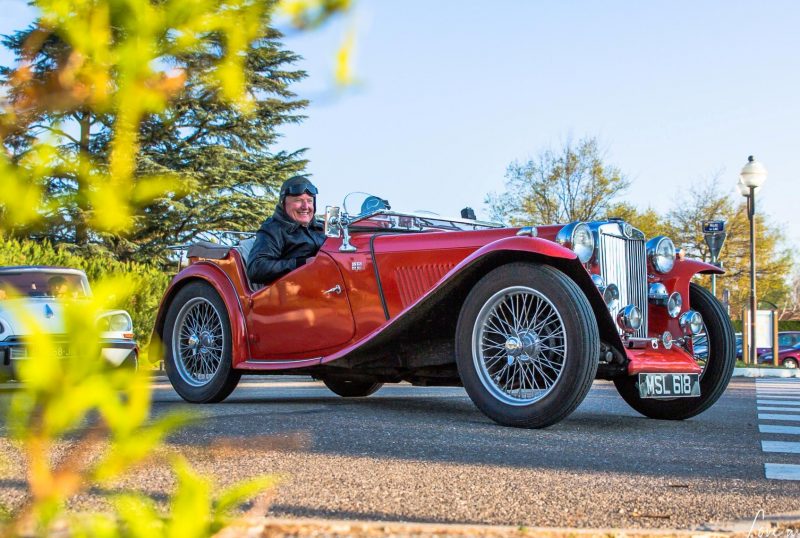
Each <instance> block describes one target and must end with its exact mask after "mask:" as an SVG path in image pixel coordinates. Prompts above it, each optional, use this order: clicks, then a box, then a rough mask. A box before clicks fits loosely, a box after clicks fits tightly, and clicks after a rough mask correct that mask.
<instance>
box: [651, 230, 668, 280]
mask: <svg viewBox="0 0 800 538" xmlns="http://www.w3.org/2000/svg"><path fill="white" fill-rule="evenodd" d="M647 257H648V258H649V259H650V263H651V264H652V265H653V269H655V271H656V272H657V273H662V274H663V273H669V272H670V271H672V267H673V266H674V265H675V243H673V242H672V239H670V238H669V237H666V236H663V235H659V236H658V237H654V238H653V239H651V240H650V241H648V242H647Z"/></svg>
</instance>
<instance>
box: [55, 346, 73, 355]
mask: <svg viewBox="0 0 800 538" xmlns="http://www.w3.org/2000/svg"><path fill="white" fill-rule="evenodd" d="M70 355H72V351H71V350H70V347H69V344H58V345H57V346H56V357H58V358H62V357H69V356H70Z"/></svg>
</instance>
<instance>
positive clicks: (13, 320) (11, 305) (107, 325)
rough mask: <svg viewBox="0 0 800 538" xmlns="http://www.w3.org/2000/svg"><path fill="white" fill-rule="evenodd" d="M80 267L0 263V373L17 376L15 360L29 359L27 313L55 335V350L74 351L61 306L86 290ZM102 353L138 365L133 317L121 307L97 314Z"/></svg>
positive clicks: (116, 361)
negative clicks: (19, 265)
mask: <svg viewBox="0 0 800 538" xmlns="http://www.w3.org/2000/svg"><path fill="white" fill-rule="evenodd" d="M91 293H92V292H91V288H90V287H89V280H88V279H87V278H86V274H84V272H83V271H79V270H77V269H66V268H63V267H42V266H23V267H0V361H2V362H0V377H1V378H4V379H8V378H11V379H16V378H17V374H16V368H17V364H18V363H19V361H23V360H28V346H27V342H26V340H27V338H28V337H29V336H30V335H31V332H32V330H33V327H31V326H30V322H26V318H28V317H30V318H33V319H34V320H35V321H36V324H37V325H38V326H39V328H40V329H41V330H43V331H44V332H45V333H49V334H52V335H56V337H57V338H56V340H57V342H56V353H57V354H58V355H59V356H60V357H65V358H67V357H69V356H71V355H74V354H76V353H77V352H78V350H75V349H73V348H72V346H71V345H70V342H68V341H67V337H66V334H65V332H66V331H65V328H64V309H65V307H66V305H67V303H68V302H72V301H77V302H80V301H84V300H87V299H88V298H89V297H90V296H91ZM97 324H98V327H100V330H101V334H100V336H101V339H102V340H101V353H102V358H103V359H105V360H106V361H107V362H108V363H109V364H111V365H112V366H122V367H128V368H137V367H138V355H139V348H138V347H137V345H136V341H135V339H134V335H133V323H132V321H131V317H130V315H129V314H128V313H127V312H126V311H125V310H109V311H106V312H103V314H102V315H101V316H100V317H99V319H98V320H97Z"/></svg>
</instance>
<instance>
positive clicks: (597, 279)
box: [592, 273, 606, 293]
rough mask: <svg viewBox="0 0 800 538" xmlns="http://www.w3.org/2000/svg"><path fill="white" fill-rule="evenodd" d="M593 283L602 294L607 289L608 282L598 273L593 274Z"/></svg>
mask: <svg viewBox="0 0 800 538" xmlns="http://www.w3.org/2000/svg"><path fill="white" fill-rule="evenodd" d="M592 282H594V285H595V286H597V289H598V290H600V292H601V293H602V292H603V291H604V290H605V289H606V281H605V280H603V277H602V276H600V275H598V274H596V273H593V274H592Z"/></svg>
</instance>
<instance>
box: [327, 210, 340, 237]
mask: <svg viewBox="0 0 800 538" xmlns="http://www.w3.org/2000/svg"><path fill="white" fill-rule="evenodd" d="M341 236H342V223H341V221H340V220H339V208H338V207H335V206H327V207H326V208H325V237H341Z"/></svg>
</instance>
